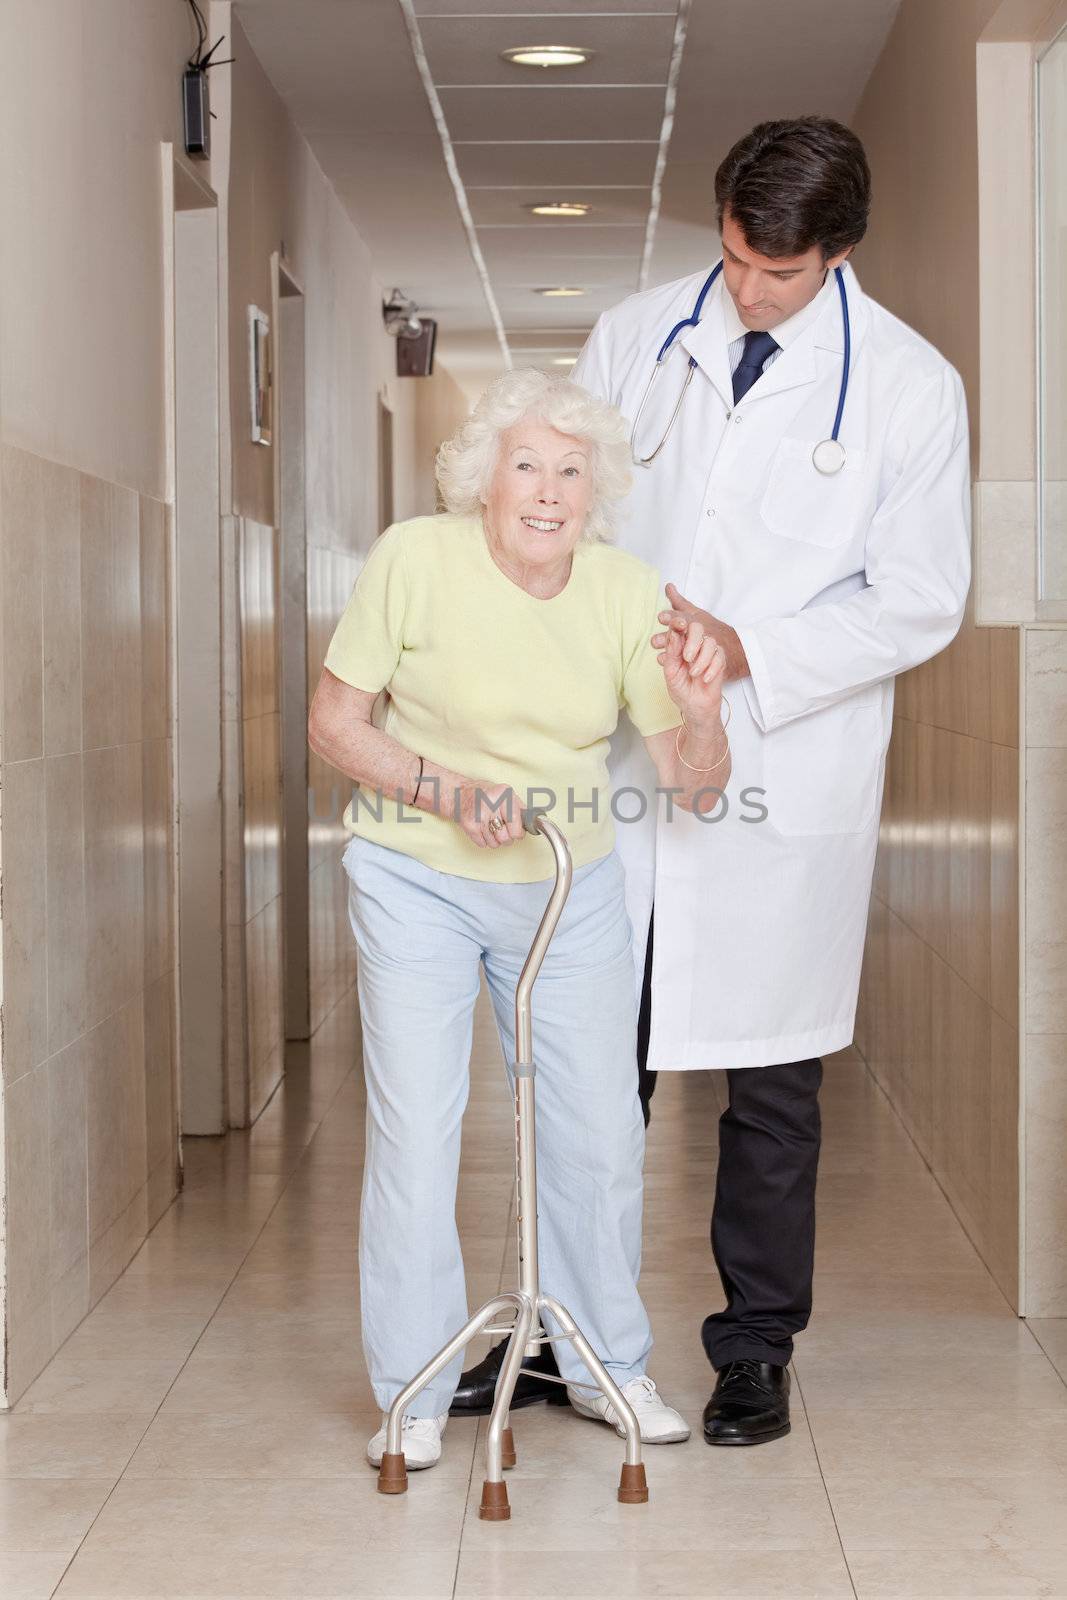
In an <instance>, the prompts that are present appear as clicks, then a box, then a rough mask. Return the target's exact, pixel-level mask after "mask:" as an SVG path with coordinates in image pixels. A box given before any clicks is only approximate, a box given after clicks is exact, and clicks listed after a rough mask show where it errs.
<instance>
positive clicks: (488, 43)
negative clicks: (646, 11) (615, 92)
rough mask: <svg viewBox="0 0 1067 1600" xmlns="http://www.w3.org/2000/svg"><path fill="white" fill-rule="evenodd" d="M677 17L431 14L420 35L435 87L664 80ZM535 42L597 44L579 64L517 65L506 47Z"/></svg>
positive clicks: (591, 47) (510, 47)
mask: <svg viewBox="0 0 1067 1600" xmlns="http://www.w3.org/2000/svg"><path fill="white" fill-rule="evenodd" d="M673 40H674V17H673V15H664V16H653V17H648V16H635V17H617V16H616V17H560V18H559V19H555V20H546V19H545V18H544V17H522V18H519V19H516V18H508V17H428V18H427V19H426V21H425V22H424V23H423V24H422V41H423V44H424V46H425V49H426V56H427V59H428V61H429V63H430V71H431V72H432V73H433V79H434V82H435V83H436V84H437V85H438V87H439V88H440V87H442V86H443V85H445V84H456V83H468V84H469V83H497V84H509V85H510V84H514V85H516V86H519V85H522V86H525V85H527V84H529V83H537V82H538V80H541V82H542V84H543V83H544V82H545V81H546V80H547V81H548V82H550V83H553V84H559V85H561V86H564V85H565V86H567V87H568V88H571V87H574V86H576V85H578V84H583V83H665V82H666V81H667V68H668V66H669V65H670V59H671V45H672V43H673ZM524 44H525V45H530V44H572V45H579V46H581V47H582V48H583V49H586V50H591V51H592V52H593V55H592V59H591V60H589V61H587V62H585V63H584V64H583V65H582V66H576V67H560V68H554V69H552V70H551V71H546V70H544V69H543V68H536V67H535V68H530V67H518V66H515V65H514V64H513V63H512V62H510V61H504V60H503V59H502V52H503V51H505V50H510V49H513V48H517V47H518V46H519V45H524Z"/></svg>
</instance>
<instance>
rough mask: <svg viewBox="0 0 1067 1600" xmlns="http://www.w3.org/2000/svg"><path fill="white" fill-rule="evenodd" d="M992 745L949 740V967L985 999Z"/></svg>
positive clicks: (959, 739) (986, 983) (988, 933)
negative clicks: (950, 747)
mask: <svg viewBox="0 0 1067 1600" xmlns="http://www.w3.org/2000/svg"><path fill="white" fill-rule="evenodd" d="M991 748H992V747H991V746H990V745H989V744H988V743H985V742H984V741H982V740H979V739H968V738H964V737H963V736H962V735H958V734H957V735H955V736H954V737H953V739H952V749H951V773H950V798H949V819H950V820H949V828H948V836H949V861H950V869H949V965H950V966H951V967H953V968H954V969H955V971H956V972H958V973H959V974H960V976H961V977H962V978H963V980H964V982H965V983H967V984H969V985H970V987H971V988H972V989H973V990H975V992H976V993H977V994H978V995H980V996H981V998H982V999H983V1000H985V1001H987V1002H988V1000H989V977H990V963H989V943H990V928H989V915H990V833H991V805H992V795H991V776H990V755H991Z"/></svg>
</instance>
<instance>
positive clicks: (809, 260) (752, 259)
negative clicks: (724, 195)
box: [722, 210, 852, 333]
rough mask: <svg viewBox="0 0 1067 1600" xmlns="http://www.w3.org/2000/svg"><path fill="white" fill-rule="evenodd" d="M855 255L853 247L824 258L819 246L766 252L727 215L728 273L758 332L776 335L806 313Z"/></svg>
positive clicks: (749, 324)
mask: <svg viewBox="0 0 1067 1600" xmlns="http://www.w3.org/2000/svg"><path fill="white" fill-rule="evenodd" d="M851 253H852V251H851V248H850V249H848V250H843V251H842V252H841V253H840V254H839V255H836V256H831V257H830V259H829V261H824V260H823V255H822V251H821V250H820V249H819V247H818V245H814V246H813V247H812V248H811V249H810V250H806V251H805V252H804V254H803V255H802V256H789V257H784V256H761V255H760V254H759V252H758V251H756V250H753V249H751V248H750V247H749V245H748V244H746V242H745V236H744V234H743V233H742V232H741V229H740V228H739V227H738V226H737V223H736V222H735V221H734V220H733V218H732V217H731V215H730V213H729V211H728V210H727V211H725V212H724V213H723V219H722V258H723V269H722V275H723V277H724V278H725V279H726V287H727V289H728V290H729V291H730V298H731V299H732V300H733V303H734V305H735V306H736V307H737V314H738V316H739V317H740V318H741V321H742V322H743V323H744V325H745V327H746V328H748V329H750V330H751V331H752V332H753V333H770V332H771V331H772V330H773V329H774V328H776V327H777V326H778V324H779V323H780V322H785V320H786V318H787V317H792V316H794V315H795V314H796V312H798V311H802V310H803V309H804V307H805V306H806V305H807V304H808V302H809V301H811V300H814V298H815V296H816V295H817V294H818V292H819V290H820V289H821V288H822V286H823V284H824V283H825V281H826V274H827V273H828V272H832V271H833V269H834V267H839V266H840V265H841V263H842V261H844V260H845V259H846V258H847V257H848V256H849V255H851Z"/></svg>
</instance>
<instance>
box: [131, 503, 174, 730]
mask: <svg viewBox="0 0 1067 1600" xmlns="http://www.w3.org/2000/svg"><path fill="white" fill-rule="evenodd" d="M138 510H139V517H140V529H139V531H140V544H139V552H140V578H141V735H140V736H141V738H142V739H163V738H165V737H166V736H167V734H168V732H169V731H170V714H169V713H170V706H169V687H170V685H169V678H168V671H167V666H168V648H167V642H168V602H167V590H168V572H167V555H168V546H167V543H166V525H165V518H164V507H163V505H162V503H161V502H160V501H159V500H152V499H150V498H149V496H148V495H140V496H139V497H138Z"/></svg>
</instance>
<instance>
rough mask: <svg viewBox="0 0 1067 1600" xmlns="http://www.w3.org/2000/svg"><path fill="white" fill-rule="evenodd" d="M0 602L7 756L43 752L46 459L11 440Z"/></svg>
mask: <svg viewBox="0 0 1067 1600" xmlns="http://www.w3.org/2000/svg"><path fill="white" fill-rule="evenodd" d="M0 474H2V483H0V504H2V506H3V517H4V522H3V535H2V537H0V605H2V606H3V618H2V623H3V626H2V628H0V635H2V639H3V657H2V664H0V665H2V669H0V690H2V699H0V713H2V719H3V720H2V726H0V734H2V741H3V742H2V748H0V759H2V760H3V761H5V762H7V761H25V760H28V759H30V758H31V757H33V756H40V755H42V754H43V753H44V725H43V720H42V695H43V677H42V655H43V632H42V626H43V624H42V574H43V559H44V557H43V550H42V545H43V540H44V533H45V529H44V506H43V491H42V482H41V478H42V463H41V461H40V460H39V459H38V457H37V456H32V455H29V454H28V453H27V452H26V451H25V450H15V449H13V448H12V447H11V446H10V445H4V446H3V447H2V448H0Z"/></svg>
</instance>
